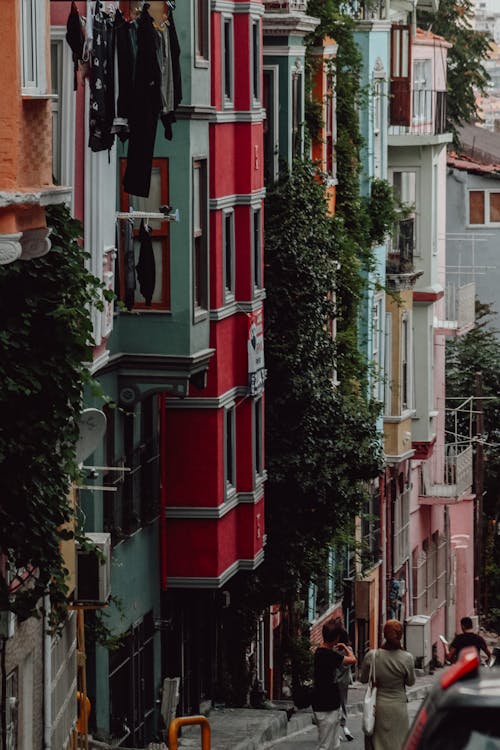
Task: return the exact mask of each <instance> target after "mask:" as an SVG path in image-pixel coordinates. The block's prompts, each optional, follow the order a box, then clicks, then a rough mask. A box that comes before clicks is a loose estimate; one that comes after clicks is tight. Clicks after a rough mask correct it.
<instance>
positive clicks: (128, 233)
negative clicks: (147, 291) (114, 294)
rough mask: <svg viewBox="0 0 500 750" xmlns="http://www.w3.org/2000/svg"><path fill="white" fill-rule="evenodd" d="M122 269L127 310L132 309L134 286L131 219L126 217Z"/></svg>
mask: <svg viewBox="0 0 500 750" xmlns="http://www.w3.org/2000/svg"><path fill="white" fill-rule="evenodd" d="M123 271H124V276H125V300H124V302H125V307H126V308H127V310H132V308H133V306H134V302H135V287H136V279H135V256H134V221H133V219H127V221H126V222H125V226H124V227H123Z"/></svg>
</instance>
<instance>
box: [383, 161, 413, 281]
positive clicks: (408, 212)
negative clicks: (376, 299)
mask: <svg viewBox="0 0 500 750" xmlns="http://www.w3.org/2000/svg"><path fill="white" fill-rule="evenodd" d="M392 185H393V188H394V195H395V197H396V199H397V200H398V201H399V202H400V203H401V205H402V207H403V208H404V218H401V219H400V220H399V221H397V222H396V224H395V226H394V231H393V236H392V239H391V241H390V243H389V254H390V255H393V256H397V259H398V263H399V264H400V267H399V272H402V273H404V272H407V271H408V270H412V269H413V256H414V255H419V249H418V247H417V241H416V202H417V173H416V172H414V171H393V172H392ZM393 260H394V259H393Z"/></svg>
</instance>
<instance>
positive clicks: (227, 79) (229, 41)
mask: <svg viewBox="0 0 500 750" xmlns="http://www.w3.org/2000/svg"><path fill="white" fill-rule="evenodd" d="M233 86H234V36H233V18H232V16H222V103H223V106H225V107H227V106H232V104H233Z"/></svg>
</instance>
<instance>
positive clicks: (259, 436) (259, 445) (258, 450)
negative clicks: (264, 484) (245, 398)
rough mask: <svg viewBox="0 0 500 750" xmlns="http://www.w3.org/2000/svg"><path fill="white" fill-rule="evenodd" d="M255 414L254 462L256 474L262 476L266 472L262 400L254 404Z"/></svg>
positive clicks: (256, 400)
mask: <svg viewBox="0 0 500 750" xmlns="http://www.w3.org/2000/svg"><path fill="white" fill-rule="evenodd" d="M253 412H254V461H255V474H256V475H257V476H261V475H262V472H263V471H264V450H263V430H262V399H261V398H257V399H255V401H254V404H253Z"/></svg>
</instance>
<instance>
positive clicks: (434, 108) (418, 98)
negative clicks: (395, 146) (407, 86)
mask: <svg viewBox="0 0 500 750" xmlns="http://www.w3.org/2000/svg"><path fill="white" fill-rule="evenodd" d="M393 91H396V93H393V94H392V96H393V101H392V102H391V113H393V114H392V116H391V119H393V120H396V122H401V121H404V119H405V118H404V111H403V110H406V109H407V108H408V97H409V91H405V90H404V88H400V90H399V91H398V89H397V87H393ZM410 100H411V110H410V112H409V113H408V115H409V119H408V121H409V123H410V124H409V125H392V124H391V125H390V127H389V135H441V134H442V133H446V91H436V90H435V89H423V88H418V89H413V91H412V92H411V97H410ZM408 115H407V117H408Z"/></svg>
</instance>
